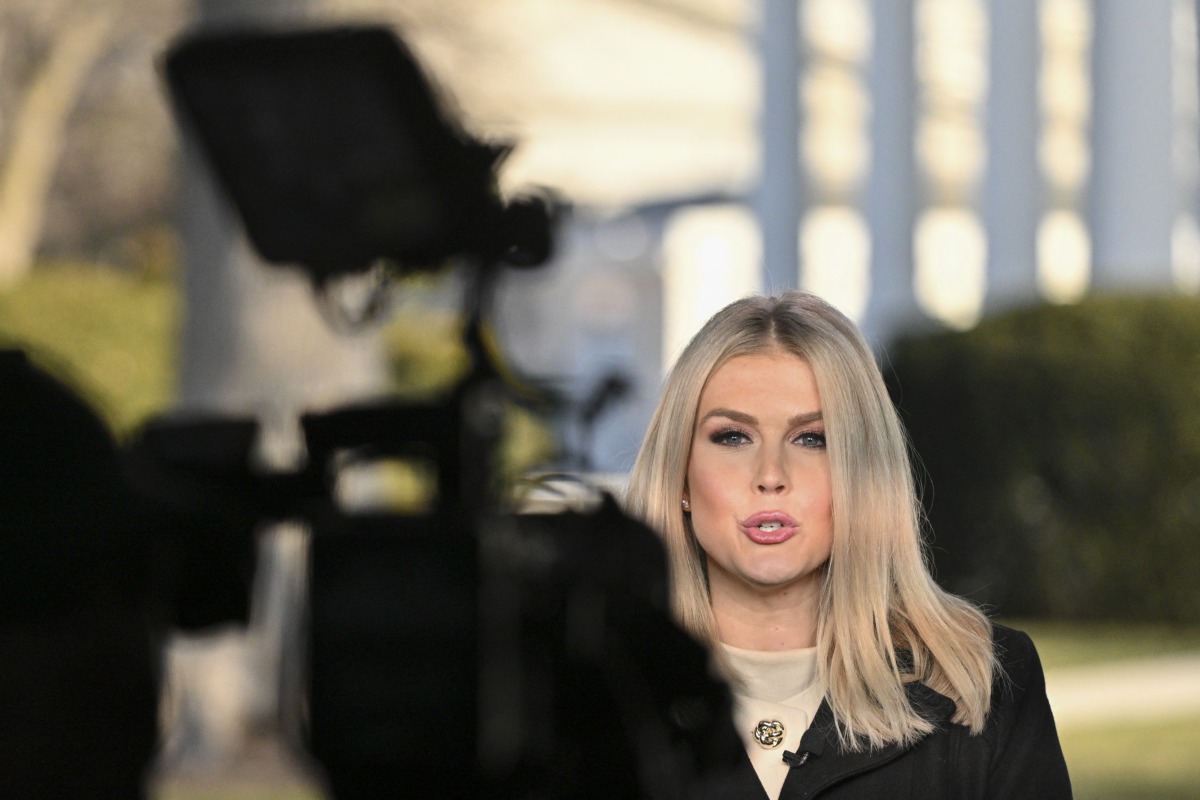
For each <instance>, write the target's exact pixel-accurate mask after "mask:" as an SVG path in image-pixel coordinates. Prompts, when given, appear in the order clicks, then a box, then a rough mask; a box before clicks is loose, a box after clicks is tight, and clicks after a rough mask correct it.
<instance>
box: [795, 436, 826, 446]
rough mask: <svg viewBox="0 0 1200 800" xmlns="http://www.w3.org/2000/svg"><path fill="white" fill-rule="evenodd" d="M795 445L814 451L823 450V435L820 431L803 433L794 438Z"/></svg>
mask: <svg viewBox="0 0 1200 800" xmlns="http://www.w3.org/2000/svg"><path fill="white" fill-rule="evenodd" d="M796 444H798V445H800V446H802V447H811V448H813V449H814V450H824V449H825V434H824V433H823V432H821V431H805V432H804V433H802V434H800V435H799V436H797V437H796Z"/></svg>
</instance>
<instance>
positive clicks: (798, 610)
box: [711, 584, 819, 650]
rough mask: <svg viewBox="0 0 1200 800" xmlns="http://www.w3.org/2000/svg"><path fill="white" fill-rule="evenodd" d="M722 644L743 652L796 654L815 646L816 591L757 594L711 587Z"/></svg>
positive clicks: (802, 588)
mask: <svg viewBox="0 0 1200 800" xmlns="http://www.w3.org/2000/svg"><path fill="white" fill-rule="evenodd" d="M711 593H712V607H713V614H714V616H715V617H716V622H717V633H718V637H719V638H720V640H721V641H722V642H724V643H725V644H727V645H730V646H731V647H740V648H742V649H743V650H799V649H802V648H805V647H813V646H815V645H816V643H817V604H818V600H819V588H818V587H816V586H811V587H810V586H792V587H788V588H786V589H773V590H771V591H756V590H754V589H753V588H750V587H726V586H721V585H719V584H718V585H714V586H712V587H711Z"/></svg>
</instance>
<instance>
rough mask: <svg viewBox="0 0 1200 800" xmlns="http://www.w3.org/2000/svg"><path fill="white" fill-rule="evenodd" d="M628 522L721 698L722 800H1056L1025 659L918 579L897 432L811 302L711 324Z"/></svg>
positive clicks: (1050, 754) (858, 354)
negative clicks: (725, 785) (710, 663)
mask: <svg viewBox="0 0 1200 800" xmlns="http://www.w3.org/2000/svg"><path fill="white" fill-rule="evenodd" d="M627 502H628V507H629V510H630V511H631V513H633V514H635V515H637V516H640V517H641V518H642V519H644V520H645V521H646V522H647V523H648V524H649V525H650V526H651V527H653V528H655V529H656V530H658V531H659V532H660V534H661V535H662V536H663V538H664V540H665V543H666V547H667V550H668V555H669V558H670V562H671V569H672V577H673V586H674V598H673V602H674V610H675V613H676V615H677V618H678V620H679V622H680V624H681V625H682V626H683V627H684V628H686V629H687V630H688V631H690V632H691V633H692V634H693V635H695V636H697V637H698V638H700V639H701V640H707V641H709V642H711V643H712V645H713V652H714V658H715V661H716V663H717V665H718V666H719V667H720V668H721V669H722V670H723V671H724V673H725V674H726V675H727V676H728V677H729V679H730V682H731V685H732V686H733V689H734V694H735V697H736V699H737V701H738V713H737V715H736V717H735V724H736V725H737V727H738V729H739V732H740V733H741V734H742V736H743V739H744V741H745V744H746V752H747V755H748V756H749V758H748V759H747V762H746V764H745V766H744V770H743V772H744V773H745V774H744V776H743V780H742V783H743V784H744V786H745V791H744V792H740V793H738V794H737V795H736V796H738V797H745V798H764V797H770V798H791V797H795V798H800V797H804V798H809V797H816V796H819V797H822V798H857V797H870V798H884V797H886V798H904V797H913V798H917V797H919V798H953V799H954V800H964V799H965V798H976V797H978V798H1007V797H1013V798H1016V797H1020V798H1030V797H1037V798H1043V799H1045V798H1069V797H1070V795H1071V789H1070V782H1069V779H1068V777H1067V771H1066V766H1065V763H1064V761H1063V756H1062V751H1061V748H1060V746H1059V743H1058V737H1057V733H1056V731H1055V727H1054V720H1053V717H1052V715H1051V712H1050V707H1049V704H1048V702H1047V700H1046V695H1045V686H1044V678H1043V675H1042V670H1041V665H1040V663H1039V661H1038V658H1037V654H1036V651H1035V650H1034V648H1033V644H1032V642H1031V641H1030V640H1029V638H1028V637H1027V636H1025V635H1024V634H1021V633H1018V632H1016V631H1012V630H1009V629H1006V628H1004V627H1002V626H999V625H992V624H990V623H989V621H988V620H987V618H986V617H985V616H984V615H983V614H982V613H981V612H980V611H979V609H977V608H975V607H974V606H972V605H971V604H969V603H968V602H966V601H964V600H962V599H960V598H957V597H954V596H951V595H949V594H946V593H945V592H943V591H942V590H941V589H940V588H939V587H938V586H937V585H936V584H935V583H934V581H933V579H932V578H931V577H930V574H929V572H928V570H927V568H926V564H925V561H924V557H923V551H922V542H921V536H920V512H919V506H918V502H917V499H916V494H915V489H914V482H913V477H912V473H911V468H910V464H909V459H908V452H907V449H906V440H905V436H904V432H903V429H902V427H901V424H900V421H899V418H898V416H897V414H896V412H895V409H894V407H893V406H892V404H891V401H890V399H889V397H888V394H887V390H886V388H885V387H884V384H883V380H882V377H881V375H880V373H879V369H878V367H877V366H876V364H875V360H874V358H873V356H872V354H871V351H870V349H869V347H868V346H867V345H866V343H865V341H864V339H863V337H862V335H861V334H860V333H859V332H858V330H857V329H856V328H855V326H854V324H853V323H852V322H850V320H848V319H847V318H846V317H845V316H843V315H842V314H841V313H839V312H838V311H837V310H835V309H834V308H833V307H832V306H830V305H829V304H827V303H825V302H824V301H822V300H820V299H819V298H817V297H815V296H813V295H811V294H806V293H802V292H788V293H786V294H784V295H782V296H780V297H777V298H765V297H751V298H747V299H743V300H739V301H737V302H735V303H733V304H731V305H729V306H728V307H726V308H725V309H724V310H722V311H721V312H719V313H718V314H717V315H716V316H714V317H713V318H712V319H711V320H710V321H709V322H708V323H707V324H706V325H705V326H704V328H703V329H702V330H701V331H700V332H699V333H698V334H697V335H696V337H695V338H694V339H693V340H692V341H691V343H690V344H689V345H688V346H687V348H686V349H685V350H684V351H683V353H682V354H681V356H680V357H679V360H678V362H677V363H676V365H675V367H674V368H673V370H672V372H671V375H670V377H669V378H668V380H667V383H666V387H665V390H664V392H663V396H662V399H661V400H660V402H659V406H658V409H657V411H656V413H655V415H654V418H653V420H652V421H651V423H650V427H649V429H648V431H647V434H646V438H645V440H644V442H643V444H642V448H641V452H640V453H639V455H638V458H637V461H636V463H635V465H634V468H633V472H632V475H631V478H630V487H629V492H628V495H627ZM756 778H757V780H756ZM722 796H729V795H728V794H723V795H722Z"/></svg>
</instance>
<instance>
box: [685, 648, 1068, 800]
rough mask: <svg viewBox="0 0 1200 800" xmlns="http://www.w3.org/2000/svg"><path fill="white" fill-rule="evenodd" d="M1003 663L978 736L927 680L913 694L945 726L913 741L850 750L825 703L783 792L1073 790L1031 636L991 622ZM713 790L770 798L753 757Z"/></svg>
mask: <svg viewBox="0 0 1200 800" xmlns="http://www.w3.org/2000/svg"><path fill="white" fill-rule="evenodd" d="M993 641H994V644H995V647H996V653H997V656H998V658H999V660H1000V664H1001V666H1002V668H1003V672H1002V676H1001V677H1000V678H998V679H997V681H996V683H995V687H994V688H993V691H992V710H991V713H990V714H989V715H988V719H987V725H986V727H985V728H984V730H983V732H982V733H980V734H979V735H978V736H972V735H971V734H970V733H969V731H968V730H967V729H966V728H965V727H963V726H962V725H957V724H955V723H953V722H951V721H950V718H951V717H952V716H953V714H954V709H955V706H954V703H953V702H952V701H951V700H950V699H949V698H946V697H944V696H942V695H940V694H938V693H937V692H935V691H933V690H932V689H930V688H928V687H926V686H925V685H923V684H919V683H917V684H912V686H911V687H910V689H909V695H910V697H911V698H912V699H913V700H914V702H915V704H916V705H917V707H918V708H920V709H922V711H923V714H924V715H925V716H926V718H928V719H930V720H936V721H937V722H938V724H939V728H938V730H936V731H935V732H934V733H931V734H929V735H928V736H926V737H924V738H923V739H921V740H920V741H919V742H917V743H916V744H915V745H913V746H912V747H909V748H902V747H899V746H898V745H888V746H887V747H884V748H882V749H878V750H874V751H863V752H856V753H848V752H844V751H843V750H842V748H841V747H840V746H839V744H838V740H837V735H836V733H835V731H834V727H833V713H832V712H831V710H830V708H829V705H828V703H822V704H821V707H820V709H819V710H818V711H817V714H816V716H815V718H814V719H813V724H812V725H811V726H810V727H809V729H808V730H807V731H806V732H805V734H804V736H803V737H802V739H801V741H800V746H799V747H798V748H797V752H796V753H794V754H788V755H787V758H786V759H785V760H787V761H788V763H790V764H792V768H791V770H790V771H789V772H788V775H787V779H786V780H785V781H784V784H783V790H782V792H781V793H780V800H808V798H817V797H819V798H822V800H856V798H870V800H880V798H885V799H886V800H908V799H909V798H911V800H974V799H975V798H978V799H979V800H984V799H985V798H986V800H1008V798H1012V799H1013V800H1028V798H1038V800H1069V798H1070V797H1071V781H1070V779H1069V777H1068V775H1067V765H1066V762H1065V761H1064V759H1063V754H1062V748H1061V746H1060V745H1059V742H1058V732H1057V731H1056V729H1055V726H1054V716H1053V714H1052V713H1051V711H1050V703H1049V702H1048V701H1047V699H1046V681H1045V676H1044V675H1043V673H1042V665H1041V662H1040V661H1039V659H1038V655H1037V651H1036V650H1035V649H1034V646H1033V642H1032V641H1031V640H1030V638H1029V637H1028V636H1026V635H1025V634H1024V633H1021V632H1020V631H1015V630H1012V629H1011V628H1006V627H1004V626H1001V625H995V626H993ZM731 777H732V780H731V781H729V782H727V783H724V784H723V785H722V786H721V787H713V790H712V792H711V793H710V794H706V795H705V797H706V798H708V800H768V798H767V794H766V792H765V791H764V790H763V788H762V784H761V783H760V782H759V780H758V776H757V774H756V773H755V772H754V768H753V767H752V766H751V765H750V759H749V758H743V759H742V763H741V764H740V765H739V767H738V768H737V771H736V774H735V775H734V776H731Z"/></svg>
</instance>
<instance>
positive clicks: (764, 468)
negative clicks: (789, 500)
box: [755, 450, 787, 494]
mask: <svg viewBox="0 0 1200 800" xmlns="http://www.w3.org/2000/svg"><path fill="white" fill-rule="evenodd" d="M755 484H756V487H757V489H758V491H760V492H762V493H764V494H779V493H780V492H782V491H783V490H784V489H786V488H787V470H786V469H785V467H784V464H783V457H782V454H781V453H778V452H773V451H768V450H764V452H763V453H762V455H761V457H760V459H759V462H758V474H757V475H756V476H755Z"/></svg>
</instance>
